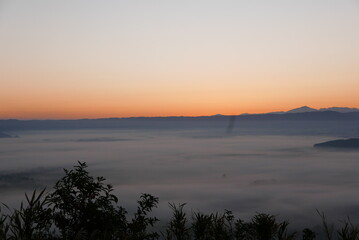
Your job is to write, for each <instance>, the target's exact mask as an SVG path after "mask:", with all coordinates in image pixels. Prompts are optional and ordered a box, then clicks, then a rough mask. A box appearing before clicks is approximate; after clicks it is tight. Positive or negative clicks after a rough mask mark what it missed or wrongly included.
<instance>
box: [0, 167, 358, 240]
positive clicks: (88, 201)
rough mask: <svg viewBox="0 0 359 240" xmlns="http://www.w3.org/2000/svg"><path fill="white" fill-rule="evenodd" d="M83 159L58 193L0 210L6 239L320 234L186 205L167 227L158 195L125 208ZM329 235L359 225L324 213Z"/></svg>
mask: <svg viewBox="0 0 359 240" xmlns="http://www.w3.org/2000/svg"><path fill="white" fill-rule="evenodd" d="M86 167H87V166H86V163H80V162H79V164H78V165H77V166H75V167H74V169H72V170H66V169H65V176H64V177H63V178H62V179H60V180H59V181H58V182H57V183H56V184H55V186H54V188H53V191H52V192H49V193H48V192H46V191H45V190H42V191H41V192H36V191H34V192H33V194H32V196H28V195H26V194H25V197H26V200H25V202H24V203H21V205H20V207H19V208H18V209H10V208H8V207H7V206H6V205H3V210H4V208H7V209H6V212H10V213H5V212H4V211H2V212H0V240H2V239H4V240H13V239H21V240H32V239H34V240H42V239H66V240H67V239H69V240H70V239H71V240H72V239H103V240H107V239H108V240H115V239H116V240H117V239H118V240H152V239H165V240H191V239H195V240H240V239H243V240H289V239H303V240H312V239H316V237H317V235H318V234H317V233H315V232H314V231H312V230H311V229H308V228H307V229H304V230H302V231H299V232H291V231H289V230H288V225H289V223H288V222H287V221H284V222H279V221H277V219H276V217H275V216H273V215H269V214H264V213H257V214H256V215H255V216H253V217H252V219H251V220H250V221H248V222H245V221H243V220H241V219H236V218H235V217H234V216H233V214H232V212H231V211H228V210H225V211H224V213H221V214H220V213H211V214H205V213H201V212H193V213H192V214H191V216H188V215H187V214H186V212H185V211H184V209H183V208H184V206H185V204H170V205H169V206H170V208H171V211H172V217H171V219H170V220H169V221H168V223H167V225H166V227H165V228H163V229H159V228H158V227H157V226H156V224H157V225H158V222H159V219H157V218H156V217H154V216H152V215H151V212H152V209H153V208H155V207H157V204H158V198H156V197H154V196H152V195H150V194H142V195H141V197H140V199H139V200H138V202H137V203H138V207H137V211H136V212H135V213H134V214H133V215H131V216H129V214H128V213H127V211H126V210H125V208H123V207H121V206H118V204H117V203H118V199H117V197H116V196H115V195H113V194H112V191H113V189H112V186H111V185H109V184H106V183H105V182H104V181H105V179H104V178H103V177H97V178H94V177H92V176H91V175H90V174H89V172H88V171H87V170H86ZM318 213H319V215H320V217H321V218H322V221H323V233H322V234H321V235H322V236H319V237H321V238H324V239H328V240H331V239H339V240H358V239H359V228H358V227H357V226H355V225H353V224H352V223H351V222H350V221H349V219H348V221H344V222H343V226H342V227H341V228H340V229H338V230H336V231H334V229H333V227H332V226H330V225H329V224H328V223H327V221H326V219H325V216H324V214H323V213H320V212H318Z"/></svg>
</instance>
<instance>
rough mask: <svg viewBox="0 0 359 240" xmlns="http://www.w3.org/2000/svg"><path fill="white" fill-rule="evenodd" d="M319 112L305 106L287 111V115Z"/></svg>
mask: <svg viewBox="0 0 359 240" xmlns="http://www.w3.org/2000/svg"><path fill="white" fill-rule="evenodd" d="M316 111H318V110H317V109H315V108H310V107H308V106H303V107H299V108H295V109H292V110H289V111H287V113H304V112H316Z"/></svg>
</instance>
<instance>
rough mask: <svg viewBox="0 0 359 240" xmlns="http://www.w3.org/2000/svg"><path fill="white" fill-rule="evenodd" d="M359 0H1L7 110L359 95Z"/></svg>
mask: <svg viewBox="0 0 359 240" xmlns="http://www.w3.org/2000/svg"><path fill="white" fill-rule="evenodd" d="M358 43H359V1H357V0H356V1H354V0H347V1H343V0H316V1H313V0H302V1H294V0H273V1H267V0H258V1H253V0H247V1H245V0H243V1H238V0H236V1H234V0H233V1H230V0H224V1H211V0H196V1H187V0H184V1H168V0H151V1H149V0H142V1H140V0H128V1H118V0H116V1H115V0H113V1H111V0H109V1H91V0H71V1H70V0H64V1H48V0H42V1H40V0H32V1H27V0H22V1H20V0H0V119H7V118H19V119H74V118H102V117H131V116H199V115H213V114H240V113H261V112H270V111H281V110H289V109H292V108H296V107H300V106H303V105H308V106H310V107H314V108H321V107H333V106H341V107H344V106H345V107H359V97H358V89H359V67H358V65H359V47H358Z"/></svg>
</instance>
